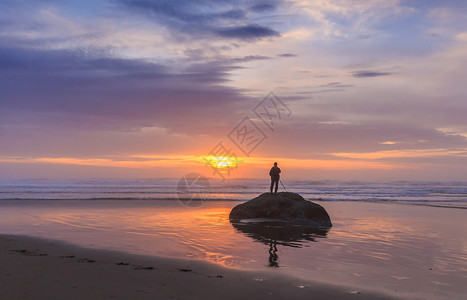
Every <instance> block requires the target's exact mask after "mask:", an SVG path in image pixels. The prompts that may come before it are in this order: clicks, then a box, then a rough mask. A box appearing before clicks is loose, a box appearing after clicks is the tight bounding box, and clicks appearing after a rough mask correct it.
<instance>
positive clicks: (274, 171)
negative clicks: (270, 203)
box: [269, 162, 281, 194]
mask: <svg viewBox="0 0 467 300" xmlns="http://www.w3.org/2000/svg"><path fill="white" fill-rule="evenodd" d="M280 172H281V169H279V167H278V166H277V163H276V162H275V163H274V167H272V168H271V171H269V176H271V194H272V188H273V187H274V185H276V188H275V190H274V193H275V194H277V189H278V188H279V178H280V175H279V173H280Z"/></svg>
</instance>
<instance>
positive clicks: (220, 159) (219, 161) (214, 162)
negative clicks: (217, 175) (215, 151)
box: [203, 156, 238, 173]
mask: <svg viewBox="0 0 467 300" xmlns="http://www.w3.org/2000/svg"><path fill="white" fill-rule="evenodd" d="M203 160H204V161H205V162H206V163H207V165H208V166H210V167H212V168H215V169H217V170H218V171H219V172H221V173H228V172H230V170H233V169H236V168H237V167H238V158H237V157H234V156H204V157H203Z"/></svg>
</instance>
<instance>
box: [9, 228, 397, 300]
mask: <svg viewBox="0 0 467 300" xmlns="http://www.w3.org/2000/svg"><path fill="white" fill-rule="evenodd" d="M0 262H1V263H0V282H1V298H2V299H5V300H7V299H261V298H264V297H267V299H310V298H313V299H393V298H391V297H389V296H386V295H384V294H378V293H375V292H370V291H366V290H358V291H357V290H355V289H351V288H347V287H344V286H336V285H329V284H322V283H316V282H312V281H304V280H302V279H298V278H295V277H292V276H286V277H284V276H283V274H281V275H280V274H274V273H270V272H269V273H266V272H260V271H246V270H243V271H240V270H233V269H227V268H224V267H221V266H219V265H214V264H210V263H207V262H202V261H194V260H193V261H192V260H183V259H172V258H160V257H152V256H141V255H133V254H128V253H124V252H115V251H106V250H97V249H86V248H81V247H77V246H74V245H70V244H66V243H62V242H58V241H53V240H46V239H38V238H32V237H25V236H14V235H1V236H0Z"/></svg>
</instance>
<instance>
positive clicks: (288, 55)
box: [277, 53, 298, 57]
mask: <svg viewBox="0 0 467 300" xmlns="http://www.w3.org/2000/svg"><path fill="white" fill-rule="evenodd" d="M277 56H279V57H297V56H298V55H297V54H292V53H282V54H277Z"/></svg>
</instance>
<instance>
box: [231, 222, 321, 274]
mask: <svg viewBox="0 0 467 300" xmlns="http://www.w3.org/2000/svg"><path fill="white" fill-rule="evenodd" d="M231 224H232V226H233V227H234V228H235V229H237V230H238V231H240V232H241V233H243V234H244V235H246V236H248V237H250V238H252V239H253V240H255V241H258V242H261V243H263V244H265V245H269V259H268V262H269V264H268V265H269V266H270V267H279V262H278V260H279V256H278V255H277V245H282V246H285V247H293V248H302V247H304V246H305V244H307V243H311V242H315V241H316V238H323V237H326V235H327V233H328V231H329V228H316V227H310V226H304V225H294V224H290V223H287V222H231Z"/></svg>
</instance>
